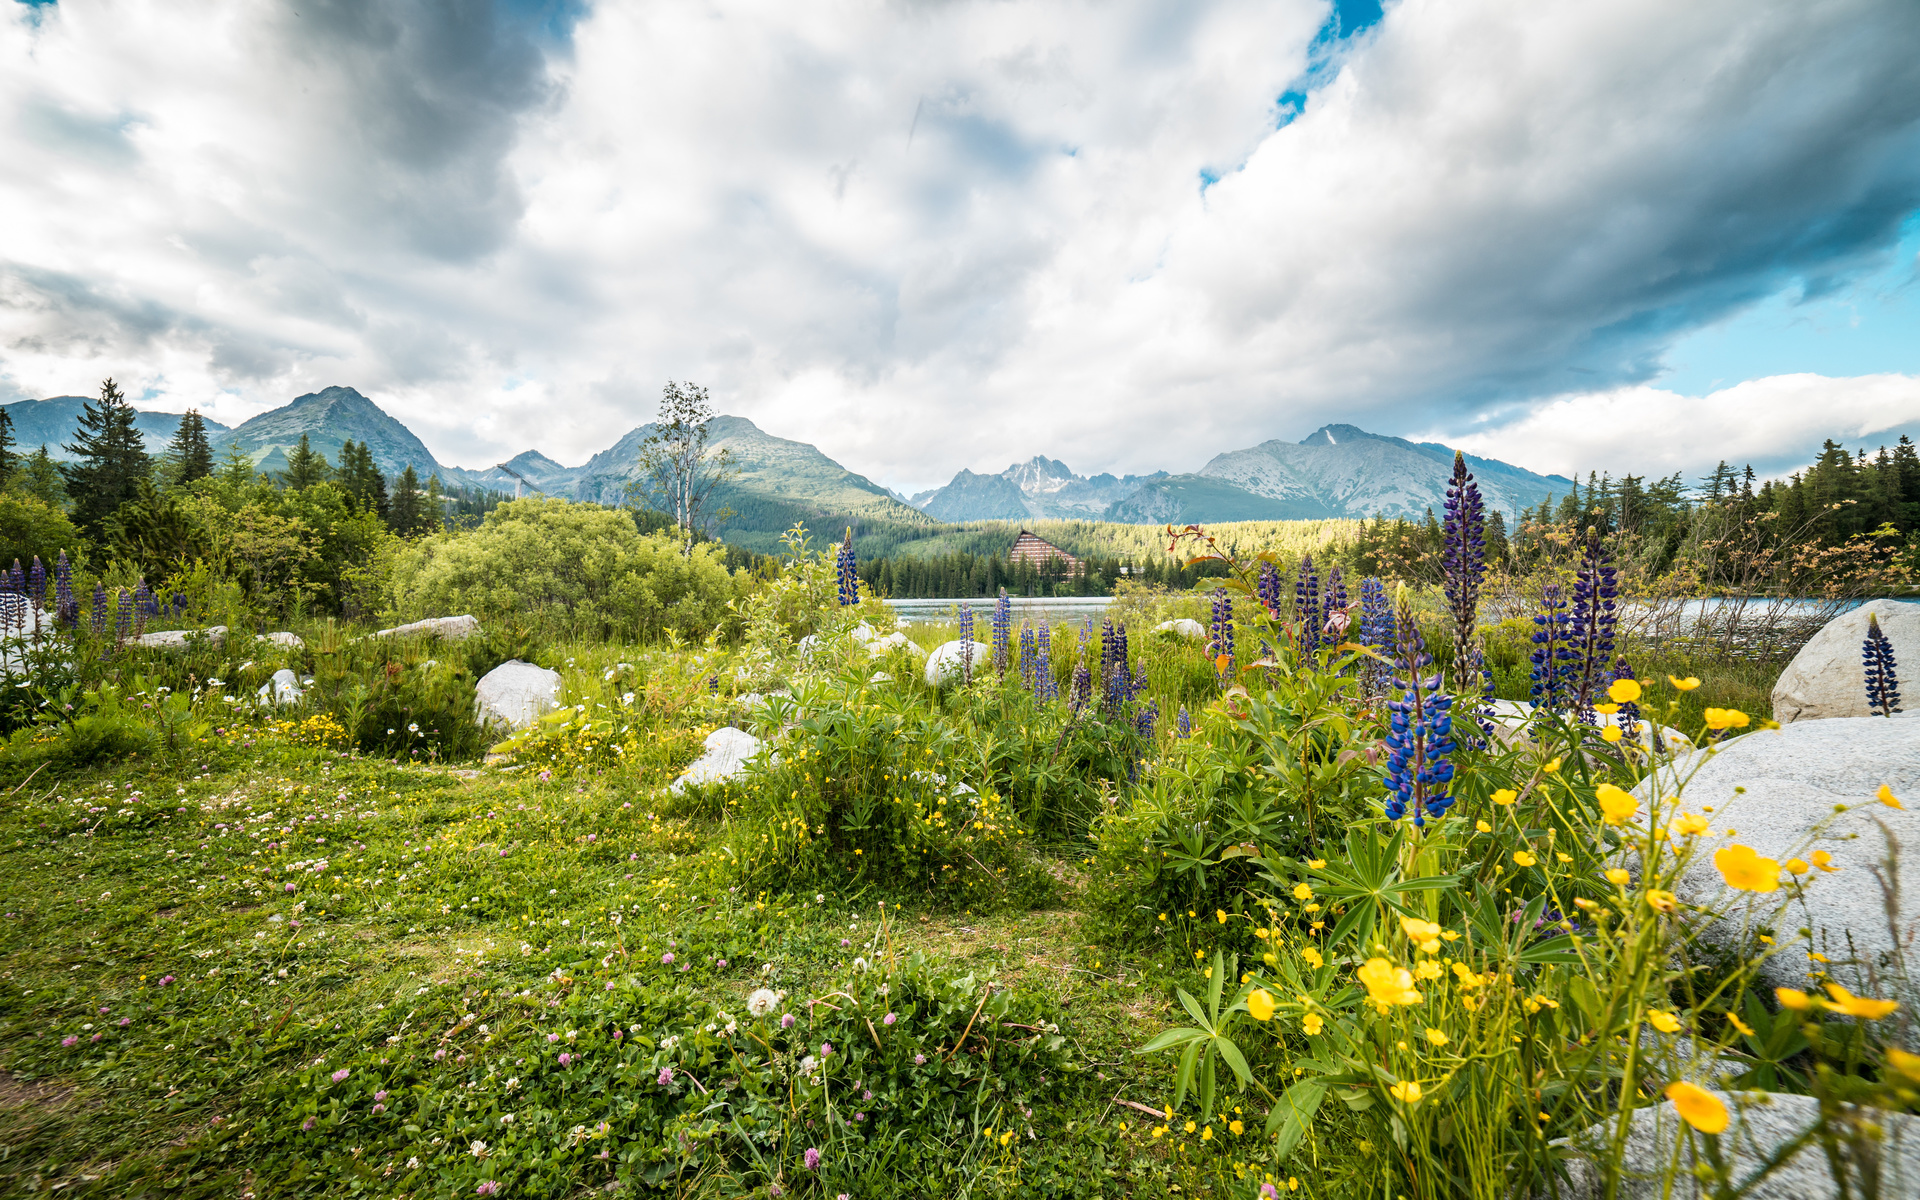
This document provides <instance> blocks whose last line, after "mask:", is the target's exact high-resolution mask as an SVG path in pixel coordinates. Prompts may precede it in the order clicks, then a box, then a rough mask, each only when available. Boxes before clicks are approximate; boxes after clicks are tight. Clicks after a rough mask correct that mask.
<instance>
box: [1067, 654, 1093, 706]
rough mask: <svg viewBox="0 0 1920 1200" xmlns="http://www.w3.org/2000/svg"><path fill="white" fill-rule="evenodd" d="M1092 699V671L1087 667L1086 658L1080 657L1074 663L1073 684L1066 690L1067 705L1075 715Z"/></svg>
mask: <svg viewBox="0 0 1920 1200" xmlns="http://www.w3.org/2000/svg"><path fill="white" fill-rule="evenodd" d="M1092 699H1093V672H1092V671H1090V670H1088V669H1087V660H1086V659H1085V658H1084V657H1082V658H1081V660H1080V661H1079V662H1078V663H1076V664H1074V668H1073V685H1072V687H1071V689H1070V690H1069V691H1068V692H1067V707H1068V708H1069V709H1070V710H1072V712H1073V713H1074V714H1075V715H1076V716H1077V715H1079V712H1080V710H1081V709H1083V708H1085V707H1086V706H1087V704H1088V702H1089V701H1091V700H1092Z"/></svg>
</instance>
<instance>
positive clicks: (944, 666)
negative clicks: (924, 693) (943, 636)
mask: <svg viewBox="0 0 1920 1200" xmlns="http://www.w3.org/2000/svg"><path fill="white" fill-rule="evenodd" d="M968 646H971V647H973V673H974V674H975V675H979V674H980V673H982V672H983V671H991V670H992V669H993V647H992V646H987V645H983V644H982V643H980V642H965V641H958V640H956V641H951V642H943V643H941V644H940V645H939V646H938V647H936V648H935V649H934V651H933V653H932V654H929V655H927V686H928V687H940V686H942V685H943V684H947V683H951V682H953V681H955V680H958V679H960V678H961V677H962V666H963V662H962V660H963V656H964V655H965V654H966V653H967V651H966V647H968Z"/></svg>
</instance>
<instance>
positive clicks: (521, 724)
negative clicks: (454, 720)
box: [473, 658, 560, 729]
mask: <svg viewBox="0 0 1920 1200" xmlns="http://www.w3.org/2000/svg"><path fill="white" fill-rule="evenodd" d="M473 705H474V710H475V712H476V714H477V715H478V717H479V719H480V724H482V725H493V726H500V725H504V726H506V727H507V728H508V729H525V728H526V727H527V726H529V725H531V724H533V723H534V722H535V721H537V720H539V719H540V716H541V714H543V713H549V712H552V711H553V710H554V709H556V708H558V707H560V673H559V672H558V671H549V670H547V669H546V668H545V667H536V666H534V665H533V664H532V663H528V662H521V661H520V660H519V659H517V658H516V659H513V660H511V661H509V662H503V663H501V664H500V665H499V666H497V667H495V668H494V669H493V670H491V671H488V672H487V673H486V674H485V675H483V676H481V677H480V682H479V683H477V684H475V685H474V688H473Z"/></svg>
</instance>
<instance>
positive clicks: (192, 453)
mask: <svg viewBox="0 0 1920 1200" xmlns="http://www.w3.org/2000/svg"><path fill="white" fill-rule="evenodd" d="M166 461H167V467H168V475H169V477H170V478H171V479H172V480H173V482H175V483H192V482H193V481H194V480H196V479H205V478H206V477H207V476H209V475H211V474H213V447H212V446H211V445H209V444H208V443H207V423H206V422H205V421H203V420H201V419H200V412H199V410H198V409H193V408H190V409H188V410H187V411H186V413H185V414H183V415H182V416H181V418H180V431H179V432H178V433H176V434H174V435H173V443H172V444H171V445H169V446H168V447H167V456H166Z"/></svg>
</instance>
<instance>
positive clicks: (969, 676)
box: [960, 604, 973, 686]
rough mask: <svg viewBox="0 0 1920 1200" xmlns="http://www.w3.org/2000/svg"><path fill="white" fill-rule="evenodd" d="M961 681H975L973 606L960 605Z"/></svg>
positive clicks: (969, 683) (966, 682)
mask: <svg viewBox="0 0 1920 1200" xmlns="http://www.w3.org/2000/svg"><path fill="white" fill-rule="evenodd" d="M960 682H961V683H963V684H966V685H968V686H971V685H972V683H973V608H972V606H971V605H966V604H963V605H961V606H960Z"/></svg>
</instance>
